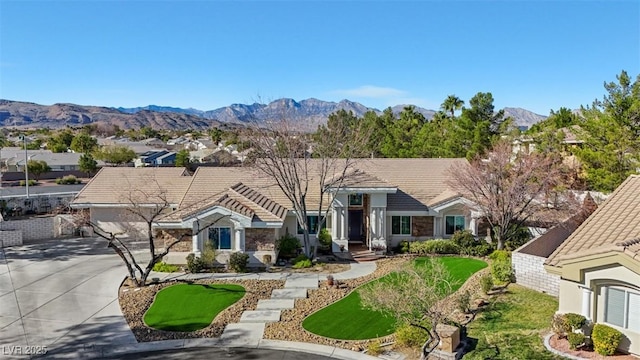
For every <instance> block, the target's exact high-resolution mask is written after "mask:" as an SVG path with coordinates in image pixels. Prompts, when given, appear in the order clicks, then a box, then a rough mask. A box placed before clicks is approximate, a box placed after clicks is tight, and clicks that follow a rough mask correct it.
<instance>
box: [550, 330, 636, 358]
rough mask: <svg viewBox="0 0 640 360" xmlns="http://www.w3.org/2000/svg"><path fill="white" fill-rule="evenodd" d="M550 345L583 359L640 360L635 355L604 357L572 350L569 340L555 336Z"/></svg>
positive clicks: (552, 337) (617, 354)
mask: <svg viewBox="0 0 640 360" xmlns="http://www.w3.org/2000/svg"><path fill="white" fill-rule="evenodd" d="M549 345H551V347H552V348H554V349H556V350H558V351H561V352H563V353H565V354H569V355H573V356H578V357H581V358H583V359H590V360H611V359H613V360H638V357H636V356H633V355H626V354H620V353H616V354H615V355H612V356H602V355H600V354H598V353H596V352H595V351H587V350H571V349H569V342H568V341H567V339H560V338H558V336H557V335H553V336H551V338H550V339H549Z"/></svg>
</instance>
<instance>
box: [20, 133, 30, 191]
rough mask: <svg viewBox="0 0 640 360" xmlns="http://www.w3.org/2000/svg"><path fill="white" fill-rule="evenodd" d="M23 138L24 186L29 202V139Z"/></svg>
mask: <svg viewBox="0 0 640 360" xmlns="http://www.w3.org/2000/svg"><path fill="white" fill-rule="evenodd" d="M21 136H22V142H23V144H24V186H25V189H26V190H27V200H29V167H28V166H27V165H28V163H29V154H28V152H27V137H26V136H25V135H24V134H23V135H21Z"/></svg>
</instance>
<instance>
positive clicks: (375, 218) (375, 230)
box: [369, 207, 379, 248]
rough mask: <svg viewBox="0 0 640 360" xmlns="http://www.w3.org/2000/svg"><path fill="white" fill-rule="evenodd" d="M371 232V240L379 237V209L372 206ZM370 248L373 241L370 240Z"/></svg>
mask: <svg viewBox="0 0 640 360" xmlns="http://www.w3.org/2000/svg"><path fill="white" fill-rule="evenodd" d="M369 234H371V235H370V236H369V239H370V240H377V239H378V236H379V232H378V211H377V209H376V208H374V207H372V208H371V215H369ZM369 248H371V241H369Z"/></svg>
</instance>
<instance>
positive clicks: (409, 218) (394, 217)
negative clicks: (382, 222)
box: [391, 215, 411, 236]
mask: <svg viewBox="0 0 640 360" xmlns="http://www.w3.org/2000/svg"><path fill="white" fill-rule="evenodd" d="M403 219H408V220H409V221H408V224H406V225H407V230H408V232H407V233H403V231H402V230H403V226H402V225H403ZM394 220H397V221H399V223H398V226H399V232H398V233H396V232H394V231H395V229H394V227H395V226H394ZM391 235H403V236H407V235H411V216H409V215H394V216H391Z"/></svg>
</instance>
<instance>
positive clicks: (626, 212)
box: [546, 175, 640, 266]
mask: <svg viewBox="0 0 640 360" xmlns="http://www.w3.org/2000/svg"><path fill="white" fill-rule="evenodd" d="M638 219H640V175H631V176H630V177H629V178H627V179H626V180H625V181H624V182H623V183H622V184H621V185H620V186H619V187H618V188H617V189H616V190H615V191H614V192H613V193H612V194H611V195H610V196H609V198H608V199H607V200H606V201H605V202H604V203H603V204H602V205H601V206H600V207H599V208H598V209H597V210H596V211H595V212H594V213H593V214H592V215H591V216H590V217H589V218H588V219H587V220H586V221H585V222H584V223H582V225H580V227H578V229H577V230H576V231H575V232H574V233H573V234H571V236H569V238H568V239H567V240H566V241H565V242H564V243H563V244H562V245H560V246H559V247H558V248H557V249H556V250H555V251H554V252H553V253H552V254H551V255H550V256H549V258H548V259H547V261H546V264H547V265H551V266H561V264H560V263H561V261H562V260H564V259H572V258H578V257H582V256H586V255H590V254H598V253H604V252H609V251H620V252H624V253H626V254H629V255H630V256H631V257H635V258H636V259H637V258H638V257H640V240H639V239H640V221H638Z"/></svg>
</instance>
